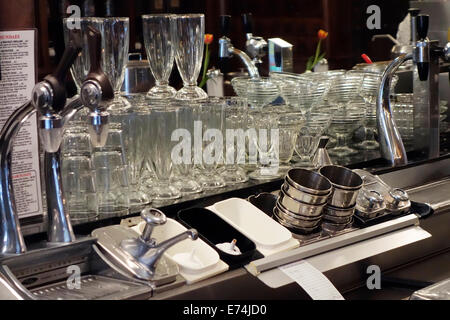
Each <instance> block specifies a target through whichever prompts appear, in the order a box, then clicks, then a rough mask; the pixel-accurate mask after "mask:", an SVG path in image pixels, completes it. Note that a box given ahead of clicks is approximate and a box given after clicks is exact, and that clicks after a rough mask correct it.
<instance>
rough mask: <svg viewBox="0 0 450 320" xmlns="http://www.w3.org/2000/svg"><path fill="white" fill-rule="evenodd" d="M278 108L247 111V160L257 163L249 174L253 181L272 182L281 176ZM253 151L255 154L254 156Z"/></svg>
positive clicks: (265, 107) (269, 106)
mask: <svg viewBox="0 0 450 320" xmlns="http://www.w3.org/2000/svg"><path fill="white" fill-rule="evenodd" d="M277 107H278V106H272V105H267V106H264V107H262V108H259V107H256V108H255V107H250V108H249V111H248V126H247V134H248V150H247V152H248V158H249V163H250V164H252V163H254V162H255V160H256V163H257V168H256V170H255V171H253V172H251V173H250V174H249V177H250V178H251V179H254V180H272V179H277V178H279V177H280V176H281V173H280V172H279V159H278V154H279V145H280V143H279V142H280V140H279V130H278V123H277V115H278V112H279V111H278V110H277V109H278V108H277ZM255 151H256V152H257V154H255Z"/></svg>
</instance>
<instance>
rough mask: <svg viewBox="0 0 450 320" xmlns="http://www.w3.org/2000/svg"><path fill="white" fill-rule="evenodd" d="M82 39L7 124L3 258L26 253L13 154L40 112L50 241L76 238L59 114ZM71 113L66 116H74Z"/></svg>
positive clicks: (0, 137)
mask: <svg viewBox="0 0 450 320" xmlns="http://www.w3.org/2000/svg"><path fill="white" fill-rule="evenodd" d="M77 40H79V39H73V40H72V41H71V42H70V43H69V45H68V46H67V48H66V50H65V52H64V55H63V58H62V60H61V61H60V63H59V65H58V67H57V68H56V71H55V72H54V73H53V74H52V75H48V76H46V77H45V78H44V80H43V81H42V82H40V83H38V84H37V85H36V86H35V87H34V89H33V92H32V100H31V101H29V102H27V103H25V104H24V105H22V106H21V107H20V108H19V109H17V110H16V111H15V112H14V113H13V114H12V115H11V117H10V118H9V119H8V120H7V121H6V123H5V125H4V127H3V129H2V131H1V133H0V141H1V146H2V148H1V153H0V164H1V172H0V180H1V190H0V208H1V209H0V211H1V212H0V218H1V229H0V237H1V239H2V241H1V244H0V246H1V250H0V253H1V254H3V255H9V254H13V255H14V254H21V253H24V252H25V251H26V246H25V242H24V239H23V235H22V233H21V230H20V225H19V218H18V214H17V211H16V205H15V198H14V191H13V187H12V177H11V152H12V146H13V142H14V139H15V137H16V135H17V133H18V131H19V130H20V127H21V126H22V124H23V123H24V122H25V121H26V120H27V119H28V118H29V117H30V116H31V115H32V114H33V113H34V112H35V111H36V110H37V111H39V113H40V114H41V116H40V119H39V133H40V136H41V141H42V143H43V145H44V148H45V151H46V168H45V172H46V178H47V183H46V186H47V203H48V209H49V213H50V214H49V216H48V238H49V241H50V242H59V241H60V240H63V241H64V242H66V241H67V242H71V241H73V240H74V239H75V237H74V235H73V231H72V227H71V225H70V220H69V216H68V214H67V213H66V212H65V211H64V210H63V205H64V201H62V191H61V177H60V167H59V154H58V152H57V150H58V149H59V144H60V143H61V138H62V130H63V129H62V128H63V124H64V118H63V117H62V116H61V115H60V114H59V112H62V111H63V110H64V108H65V103H66V99H67V97H66V90H65V87H64V80H65V76H66V74H67V72H68V71H69V68H70V66H71V65H72V63H73V61H74V60H75V58H76V57H77V55H78V53H79V52H80V50H81V46H80V44H79V41H77ZM80 104H81V103H79V99H76V98H75V100H72V101H71V103H70V106H71V108H73V109H76V108H77V107H78V106H79V105H80ZM70 114H71V113H70V112H69V113H68V114H66V116H68V117H70ZM61 209H62V210H61Z"/></svg>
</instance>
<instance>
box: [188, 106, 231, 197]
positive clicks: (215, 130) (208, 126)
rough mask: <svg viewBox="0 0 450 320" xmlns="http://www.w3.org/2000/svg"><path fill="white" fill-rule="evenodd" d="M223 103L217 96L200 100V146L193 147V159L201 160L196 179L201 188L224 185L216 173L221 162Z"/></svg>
mask: <svg viewBox="0 0 450 320" xmlns="http://www.w3.org/2000/svg"><path fill="white" fill-rule="evenodd" d="M224 110H225V103H224V101H223V100H221V99H219V98H208V99H205V100H203V101H201V102H200V106H199V109H198V116H197V121H200V124H201V127H202V133H203V135H202V138H203V139H202V146H201V148H194V159H196V160H197V163H198V162H201V165H200V172H199V174H198V181H199V183H200V185H201V186H202V187H203V189H217V188H222V187H225V185H226V183H225V180H224V179H223V178H222V177H221V175H220V174H218V172H217V169H218V167H219V164H221V163H223V156H224V143H223V134H222V133H223V128H224V124H225V117H224Z"/></svg>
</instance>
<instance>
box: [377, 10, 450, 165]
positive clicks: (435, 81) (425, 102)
mask: <svg viewBox="0 0 450 320" xmlns="http://www.w3.org/2000/svg"><path fill="white" fill-rule="evenodd" d="M415 21H416V31H417V35H415V36H413V37H412V38H413V39H418V40H417V41H416V43H415V44H414V48H413V53H410V54H402V55H400V56H399V57H397V58H396V59H395V60H393V61H392V62H391V63H390V64H389V65H388V66H387V67H386V69H385V71H384V73H383V75H382V77H381V84H380V90H379V92H378V97H377V128H378V135H379V139H380V152H381V155H382V157H383V158H385V159H386V160H388V161H389V162H390V164H391V165H392V166H397V165H404V164H407V163H408V159H407V155H406V151H405V148H404V145H403V141H402V139H401V137H400V134H399V132H398V129H397V127H396V125H395V122H394V119H393V116H392V108H391V102H390V89H391V80H392V76H393V75H394V73H395V71H396V70H397V69H398V67H399V66H400V65H401V64H403V63H404V62H405V61H408V60H412V61H413V67H414V68H417V69H416V70H417V76H414V79H413V82H414V92H413V94H414V138H415V148H416V149H417V150H426V151H427V156H428V157H436V156H439V77H438V74H439V73H440V72H441V71H443V70H442V69H441V65H440V60H439V59H443V60H445V61H449V60H450V53H449V52H450V44H449V43H447V45H446V46H445V47H443V48H442V47H439V46H438V45H437V41H430V40H429V39H428V38H427V33H428V24H429V16H427V15H417V16H415ZM448 69H449V68H448V66H447V69H444V71H446V72H448Z"/></svg>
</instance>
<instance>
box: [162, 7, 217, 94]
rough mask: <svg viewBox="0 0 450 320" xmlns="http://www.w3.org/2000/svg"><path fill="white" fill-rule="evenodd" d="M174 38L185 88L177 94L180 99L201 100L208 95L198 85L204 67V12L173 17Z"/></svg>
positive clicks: (178, 65)
mask: <svg viewBox="0 0 450 320" xmlns="http://www.w3.org/2000/svg"><path fill="white" fill-rule="evenodd" d="M171 19H173V23H172V25H171V31H172V40H173V43H174V47H175V61H176V63H177V68H178V72H179V73H180V76H181V79H182V80H183V88H182V89H180V90H179V91H178V92H177V94H176V95H175V98H176V99H179V100H199V99H205V98H207V97H208V95H207V93H206V92H205V91H203V89H202V88H200V87H198V86H197V79H198V75H199V73H200V69H201V67H202V59H203V49H204V37H205V16H204V15H203V14H183V15H176V16H175V15H174V16H172V17H171Z"/></svg>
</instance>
